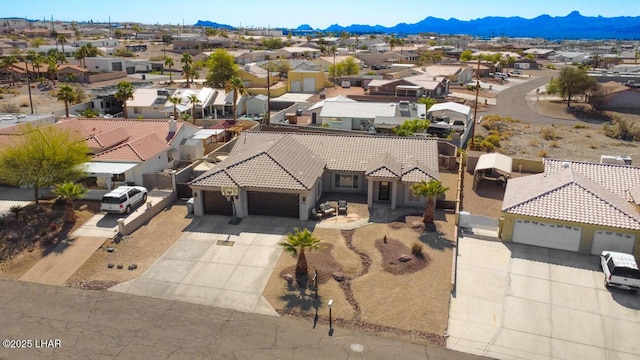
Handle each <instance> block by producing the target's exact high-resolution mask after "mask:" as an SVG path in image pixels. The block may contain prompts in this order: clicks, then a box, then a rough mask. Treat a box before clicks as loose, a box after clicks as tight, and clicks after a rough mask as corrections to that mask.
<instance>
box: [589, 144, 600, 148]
mask: <svg viewBox="0 0 640 360" xmlns="http://www.w3.org/2000/svg"><path fill="white" fill-rule="evenodd" d="M589 147H590V148H592V149H597V148H598V145H596V144H591V145H589Z"/></svg>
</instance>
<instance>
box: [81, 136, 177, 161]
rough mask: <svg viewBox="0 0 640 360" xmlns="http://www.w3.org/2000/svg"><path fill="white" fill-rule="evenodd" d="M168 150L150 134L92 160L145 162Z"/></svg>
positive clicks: (161, 141)
mask: <svg viewBox="0 0 640 360" xmlns="http://www.w3.org/2000/svg"><path fill="white" fill-rule="evenodd" d="M169 148H170V146H169V145H167V143H166V142H165V141H163V140H162V139H160V138H159V137H158V136H157V135H156V134H153V133H152V134H149V135H147V136H145V137H142V138H139V139H136V140H134V141H131V142H128V143H125V144H122V145H120V146H117V147H115V148H113V149H109V150H107V151H103V152H101V153H100V154H98V155H96V156H94V157H93V159H92V160H102V161H105V160H107V161H113V160H116V161H145V160H148V159H150V158H151V157H153V156H155V155H157V154H158V153H160V152H162V151H166V150H168V149H169Z"/></svg>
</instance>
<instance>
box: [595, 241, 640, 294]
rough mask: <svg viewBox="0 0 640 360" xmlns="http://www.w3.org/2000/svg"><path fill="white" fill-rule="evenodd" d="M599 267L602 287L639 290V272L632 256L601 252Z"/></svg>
mask: <svg viewBox="0 0 640 360" xmlns="http://www.w3.org/2000/svg"><path fill="white" fill-rule="evenodd" d="M600 265H602V271H604V285H605V286H606V287H609V286H615V287H619V288H621V289H626V290H633V291H638V290H640V270H639V269H638V263H636V259H635V258H634V257H633V255H630V254H625V253H620V252H615V251H603V252H602V255H600Z"/></svg>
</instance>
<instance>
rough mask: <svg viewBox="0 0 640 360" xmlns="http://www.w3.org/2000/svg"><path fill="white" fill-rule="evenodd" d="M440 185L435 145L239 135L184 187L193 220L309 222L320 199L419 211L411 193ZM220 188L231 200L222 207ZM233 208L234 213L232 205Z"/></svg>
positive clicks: (356, 138) (386, 139)
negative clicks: (349, 197) (420, 186)
mask: <svg viewBox="0 0 640 360" xmlns="http://www.w3.org/2000/svg"><path fill="white" fill-rule="evenodd" d="M431 179H439V174H438V146H437V140H434V139H428V138H400V137H390V136H348V135H325V134H303V133H295V134H293V133H276V132H243V133H242V134H241V135H240V136H239V137H238V138H237V139H236V140H235V142H234V145H233V148H232V150H231V152H230V153H229V156H228V157H227V158H225V159H224V160H222V161H221V162H219V163H217V164H216V166H215V167H214V168H212V169H210V170H208V171H207V172H205V173H204V174H202V175H201V176H199V177H197V178H196V179H194V180H193V181H191V182H190V183H189V185H190V186H191V189H192V191H193V198H194V214H195V215H196V216H199V215H204V214H219V215H231V214H232V213H233V209H234V208H232V206H235V212H236V215H237V216H238V217H240V218H243V217H246V216H249V215H265V216H284V217H294V218H298V219H300V220H307V219H308V218H309V215H310V212H311V209H312V208H313V207H314V206H315V205H316V202H317V201H318V200H319V199H320V196H321V195H322V193H323V192H328V191H330V192H338V193H339V192H343V193H350V194H362V195H366V196H367V204H368V205H369V206H370V207H371V206H373V203H374V202H381V203H387V204H389V206H390V208H392V209H395V208H396V207H397V206H420V207H421V206H424V199H422V198H420V197H416V196H415V195H413V192H412V191H410V190H409V189H410V185H411V184H413V183H416V182H420V181H422V180H425V181H430V180H431ZM224 187H235V188H236V189H237V193H238V195H237V196H234V197H233V198H232V199H231V200H233V201H227V199H226V198H225V196H223V194H222V193H221V189H222V188H224ZM232 204H233V205H232Z"/></svg>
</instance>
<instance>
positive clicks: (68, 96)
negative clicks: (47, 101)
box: [56, 85, 77, 117]
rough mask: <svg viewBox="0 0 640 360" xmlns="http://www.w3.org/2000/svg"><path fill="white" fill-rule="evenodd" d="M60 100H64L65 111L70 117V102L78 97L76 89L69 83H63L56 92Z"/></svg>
mask: <svg viewBox="0 0 640 360" xmlns="http://www.w3.org/2000/svg"><path fill="white" fill-rule="evenodd" d="M56 97H57V98H58V101H64V113H65V114H66V115H67V117H69V103H70V102H72V101H74V100H75V99H76V97H77V95H76V91H75V90H73V88H72V87H71V86H69V85H62V86H60V89H58V93H57V94H56Z"/></svg>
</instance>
